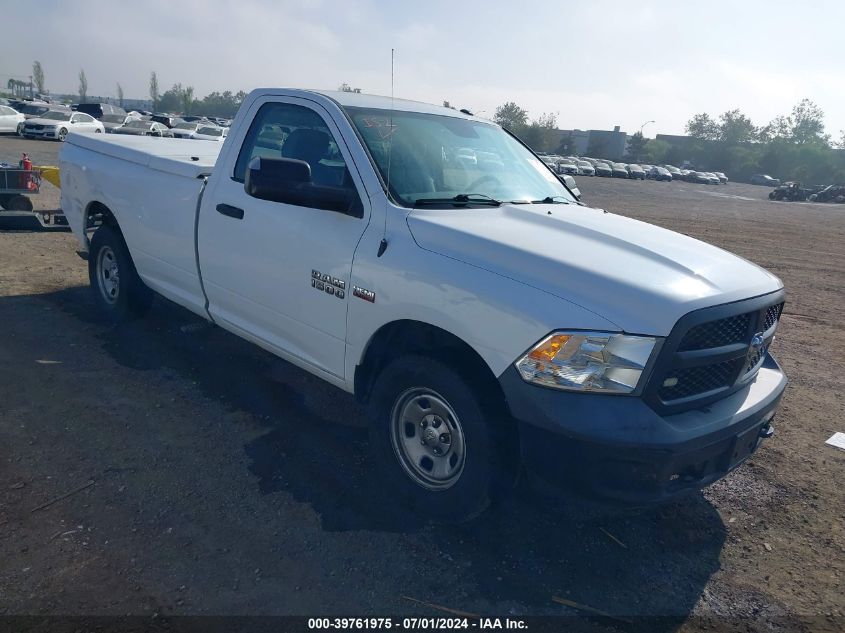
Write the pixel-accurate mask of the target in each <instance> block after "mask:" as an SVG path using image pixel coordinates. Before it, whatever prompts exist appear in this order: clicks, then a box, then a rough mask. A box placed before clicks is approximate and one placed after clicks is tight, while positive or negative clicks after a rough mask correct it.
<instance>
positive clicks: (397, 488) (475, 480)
mask: <svg viewBox="0 0 845 633" xmlns="http://www.w3.org/2000/svg"><path fill="white" fill-rule="evenodd" d="M420 393H421V394H422V395H419V394H420ZM427 393H428V394H430V395H431V397H432V398H433V399H434V400H437V399H438V398H440V399H442V401H444V402H445V403H446V405H447V406H448V407H450V408H451V409H452V411H454V413H455V414H456V416H455V418H456V419H452V418H451V416H443V418H444V419H446V420H447V421H446V422H442V425H437V419H436V418H437V416H436V415H435V416H434V418H435V419H434V421H433V422H432V427H431V428H432V430H433V431H429V432H434V433H435V435H436V434H437V433H441V431H443V430H444V429H445V430H447V431H450V430H451V431H453V432H454V435H453V439H452V440H450V441H451V444H450V445H449V446H448V447H447V449H446V450H447V451H450V450H452V449H453V448H457V446H456V445H457V441H458V434H457V433H458V432H460V433H461V434H462V435H461V436H460V437H461V442H462V444H461V447H462V449H463V459H462V467H461V470H460V473H459V474H458V476H457V479H455V480H454V481H453V482H452V483H450V484H449V485H448V486H445V487H443V486H440V487H436V488H435V487H433V486H434V484H432V483H431V482H427V483H426V484H425V485H424V484H421V483H420V482H419V479H420V476H419V475H418V474H417V475H414V474H411V472H413V471H414V469H415V467H413V466H409V464H408V461H409V458H408V456H407V452H406V451H405V449H403V448H401V446H402V442H403V441H408V442H412V443H414V444H416V442H417V441H419V443H420V445H421V446H422V448H418V449H417V450H418V451H419V452H420V453H423V457H422V458H421V459H420V462H421V463H424V462H425V460H426V459H429V461H430V462H431V461H432V458H434V457H433V456H432V454H431V451H432V450H433V451H437V450H439V449H438V448H437V446H435V447H434V448H433V449H431V448H429V447H428V446H427V445H425V444H424V443H423V439H422V437H423V436H424V433H423V431H424V430H425V431H428V429H427V428H426V429H422V425H423V424H424V423H425V422H424V421H421V422H419V426H418V424H417V421H416V420H413V421H412V420H406V421H405V422H404V423H402V422H401V420H403V419H404V418H405V416H404V415H400V414H399V411H400V410H401V411H405V409H402V403H404V402H406V401H407V399H408V398H409V397H412V396H413V397H414V398H417V399H418V398H420V397H421V398H423V399H425V398H426V397H427V396H426V394H427ZM409 394H410V395H409ZM409 406H410V405H409ZM422 408H423V409H424V407H422ZM414 410H415V411H416V410H417V409H414ZM431 411H435V408H434V405H433V404H429V412H431ZM369 419H370V445H371V447H372V450H373V454H374V459H375V461H376V462H377V464H378V466H379V469H380V470H381V473H382V475H383V480H384V482H385V484H387V485H388V486H389V487H391V488H392V489H393V491H394V492H395V493H396V495H397V497H398V501H399V502H400V503H402V504H403V505H404V506H406V507H407V508H408V509H409V510H411V511H412V512H413V513H414V514H416V515H417V517H419V518H420V519H427V520H431V521H434V522H436V523H460V522H464V521H468V520H470V519H472V518H474V517H476V516H478V515H479V514H481V513H482V512H483V511H484V510H485V509H487V507H488V506H489V505H490V503H491V502H492V501H493V500H494V498H495V497H496V496H497V493H499V492H501V491H502V490H505V489H507V488H508V487H509V485H510V484H512V483H513V481H514V473H515V467H514V466H512V465H511V463H512V460H511V459H509V458H508V456H507V450H506V448H507V447H514V446H516V444H515V443H516V438H515V432H513V435H514V436H509V433H508V432H507V431H506V430H505V428H506V427H505V425H503V424H499V423H497V421H496V419H495V418H494V415H493V414H488V413H487V412H486V407H484V406H483V405H482V403H481V401H480V400H479V397H478V391H477V390H474V389H472V388H471V387H470V384H469V383H468V382H467V381H466V380H465V379H464V378H463V377H462V376H461V375H460V374H459V373H458V372H456V371H454V370H453V369H451V368H450V367H447V366H446V365H445V364H443V363H441V362H439V361H437V360H433V359H431V358H427V357H424V356H403V357H400V358H398V359H396V360H394V361H392V362H391V363H390V364H388V365H387V366H386V367H385V368H384V369H383V370H382V371H381V373H380V374H379V375H378V377H377V378H376V381H375V384H374V385H373V389H372V392H371V396H370V399H369ZM394 420H399V421H400V422H397V423H396V424H395V425H394ZM455 424H456V425H457V429H458V431H455V430H454V428H451V429H450V428H449V425H452V426H453V427H454V425H455ZM435 425H437V428H436V429H435ZM397 427H398V428H399V429H401V430H400V431H395V430H394V429H396V428H397ZM411 431H412V432H413V433H415V434H417V433H418V434H419V435H418V436H413V437H412V436H411V435H408V433H409V432H411ZM444 435H448V433H441V434H440V436H439V441H441V442H442V441H444V440H443V436H444ZM409 438H410V439H409ZM429 439H430V440H431V441H432V442H433V443H436V442H437V441H438V440H437V439H434V438H429ZM438 446H439V445H438ZM425 451H429V453H428V455H426V454H425ZM455 454H457V453H455ZM447 456H448V459H447V457H443V456H441V457H436V458H434V459H438V460H440V461H439V463H441V464H443V463H446V462H449V461H451V460H452V459H453V457H454V455H453V454H451V453H447ZM416 469H417V470H419V464H418V465H417V467H416ZM432 472H433V471H432ZM426 486H429V487H426Z"/></svg>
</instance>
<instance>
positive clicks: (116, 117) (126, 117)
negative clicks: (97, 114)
mask: <svg viewBox="0 0 845 633" xmlns="http://www.w3.org/2000/svg"><path fill="white" fill-rule="evenodd" d="M137 120H138V117H134V116H132V115H131V114H104V115H103V116H102V117H101V118H100V123H102V124H103V127H104V128H105V129H106V132H108V133H111V132H114V130H115V128H118V127H120V126H122V125H126V124H127V123H129V121H137Z"/></svg>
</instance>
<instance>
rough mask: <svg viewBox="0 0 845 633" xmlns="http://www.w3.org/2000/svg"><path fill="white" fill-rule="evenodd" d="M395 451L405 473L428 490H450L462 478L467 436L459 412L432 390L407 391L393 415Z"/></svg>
mask: <svg viewBox="0 0 845 633" xmlns="http://www.w3.org/2000/svg"><path fill="white" fill-rule="evenodd" d="M390 439H391V444H392V445H393V451H394V453H395V454H396V457H397V459H398V460H399V463H400V464H401V465H402V469H403V470H404V471H405V473H406V474H407V475H408V476H409V477H410V478H411V479H412V480H413V481H414V483H416V484H417V485H419V486H422V487H423V488H426V489H427V490H446V489H448V488H451V487H452V486H454V485H455V483H456V482H457V481H458V479H460V477H461V474H462V473H463V470H464V464H465V463H466V438H465V436H464V432H463V428H462V426H461V422H460V420H459V418H458V415H457V414H456V413H455V410H454V409H453V408H452V407H451V406H450V405H449V403H448V402H447V401H446V399H445V398H443V396H441V395H440V394H438V393H437V392H436V391H433V390H432V389H426V388H423V387H414V388H412V389H408V390H407V391H405V392H403V393H402V395H400V396H399V397H398V398H397V399H396V402H395V404H394V405H393V410H392V411H391V415H390Z"/></svg>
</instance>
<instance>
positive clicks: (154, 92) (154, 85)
mask: <svg viewBox="0 0 845 633" xmlns="http://www.w3.org/2000/svg"><path fill="white" fill-rule="evenodd" d="M159 97H160V95H159V92H158V76H157V75H156V71H152V72H151V73H150V99H152V101H153V110H158V100H159Z"/></svg>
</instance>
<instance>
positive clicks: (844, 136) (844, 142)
mask: <svg viewBox="0 0 845 633" xmlns="http://www.w3.org/2000/svg"><path fill="white" fill-rule="evenodd" d="M834 145H835V146H836V147H838V148H839V149H845V130H839V140H838V141H836V142H835V143H834Z"/></svg>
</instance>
